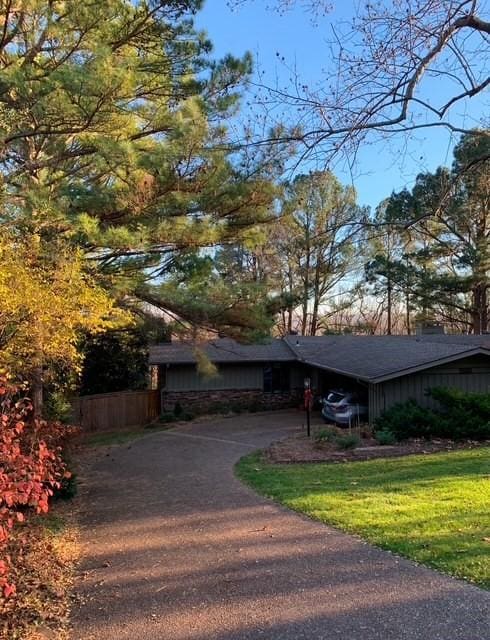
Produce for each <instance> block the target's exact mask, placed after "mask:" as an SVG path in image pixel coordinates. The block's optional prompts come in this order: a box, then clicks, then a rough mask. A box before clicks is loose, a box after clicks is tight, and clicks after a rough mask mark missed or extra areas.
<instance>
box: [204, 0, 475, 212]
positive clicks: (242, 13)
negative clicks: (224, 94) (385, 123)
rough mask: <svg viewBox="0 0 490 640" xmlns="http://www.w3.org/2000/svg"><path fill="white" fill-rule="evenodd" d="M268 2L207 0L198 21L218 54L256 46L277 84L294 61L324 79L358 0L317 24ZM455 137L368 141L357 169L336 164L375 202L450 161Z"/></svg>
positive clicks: (305, 73) (305, 75)
mask: <svg viewBox="0 0 490 640" xmlns="http://www.w3.org/2000/svg"><path fill="white" fill-rule="evenodd" d="M268 4H269V3H268V2H262V1H261V0H249V1H248V2H246V3H244V4H243V5H242V6H240V7H239V8H238V9H235V10H231V9H230V8H229V7H228V6H227V3H226V2H225V0H207V2H206V3H205V6H204V9H203V11H201V12H200V13H199V14H198V16H197V17H196V26H197V27H198V28H200V29H204V30H205V31H207V33H208V35H209V37H210V39H211V40H212V42H213V43H214V48H215V49H214V55H215V57H217V58H219V57H222V56H223V55H225V54H226V53H232V54H234V55H237V56H238V55H242V54H243V53H244V52H245V51H250V52H251V53H252V54H253V56H254V58H255V59H256V65H257V68H259V69H260V70H261V72H262V73H263V78H264V81H265V82H266V83H268V84H272V85H273V84H275V81H276V78H279V79H280V81H281V83H283V84H287V83H288V81H289V77H290V76H291V73H290V71H288V67H289V68H292V67H293V66H294V67H295V68H296V69H297V70H298V72H299V74H300V75H301V78H302V80H303V79H304V82H305V83H309V84H315V83H317V82H319V81H321V71H322V69H325V68H327V67H328V61H329V55H328V47H327V44H326V38H325V35H326V34H329V33H331V31H330V29H331V27H330V23H334V22H338V21H340V20H348V19H349V18H351V17H352V12H353V7H354V6H355V4H356V2H355V0H342V1H341V0H337V2H335V3H334V4H336V5H337V6H336V8H335V9H334V10H333V11H332V12H331V13H330V14H328V15H327V16H326V17H325V18H320V19H319V20H318V21H317V24H314V23H313V21H312V19H311V16H310V15H309V14H308V13H307V12H305V11H304V10H302V9H301V8H298V7H295V8H294V9H292V10H290V11H288V12H286V13H285V14H283V15H279V14H278V13H277V12H276V11H272V10H268V9H267V5H268ZM297 4H298V5H299V4H300V3H297ZM277 54H279V57H278V55H277ZM282 57H284V61H285V63H284V64H282V63H281V58H282ZM441 89H443V88H442V87H441ZM475 108H476V109H478V106H476V107H475ZM480 108H481V106H480ZM475 113H476V112H475ZM461 115H463V114H461ZM476 115H478V114H477V113H476ZM454 142H455V139H454V138H453V139H451V137H450V136H449V134H448V133H447V132H446V131H445V130H443V129H438V130H437V131H434V130H430V129H426V130H424V133H419V134H417V136H416V137H415V138H414V139H413V140H411V141H408V142H407V141H406V140H405V139H401V138H400V140H399V141H398V143H389V144H388V143H384V144H381V143H380V144H376V145H373V144H372V145H366V146H364V147H362V149H361V151H360V153H359V155H358V161H357V164H356V167H355V171H354V174H352V173H351V172H350V171H349V170H348V169H347V168H344V167H342V166H336V167H335V168H334V171H335V173H336V175H337V176H338V177H339V178H340V180H341V181H342V182H343V183H344V184H347V183H351V184H354V186H355V187H356V189H357V192H358V194H359V203H360V204H363V205H370V206H371V207H375V206H376V205H377V204H378V203H379V202H380V201H381V200H382V199H383V198H385V197H387V196H388V195H389V194H390V193H391V191H392V190H395V191H399V190H400V189H402V188H403V187H405V186H408V187H410V186H411V184H412V183H413V181H414V179H415V177H416V175H417V174H418V173H420V172H422V171H433V170H434V169H435V168H436V167H437V166H438V165H441V164H446V165H450V164H451V162H452V145H453V144H454ZM301 169H302V167H300V168H299V170H300V171H301ZM303 170H304V171H307V170H308V167H307V166H305V167H303Z"/></svg>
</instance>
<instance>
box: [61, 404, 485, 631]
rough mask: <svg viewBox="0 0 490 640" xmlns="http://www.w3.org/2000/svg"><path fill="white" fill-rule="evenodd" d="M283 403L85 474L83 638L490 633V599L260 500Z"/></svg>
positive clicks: (294, 424) (295, 418) (161, 437)
mask: <svg viewBox="0 0 490 640" xmlns="http://www.w3.org/2000/svg"><path fill="white" fill-rule="evenodd" d="M300 424H301V415H300V414H298V413H295V412H281V413H279V412H278V413H273V414H262V415H252V416H250V415H247V416H240V417H237V418H233V419H230V418H228V419H222V420H219V421H216V422H212V423H209V422H208V423H203V424H200V425H199V424H194V425H187V426H185V427H182V428H178V429H174V430H171V431H167V432H159V433H155V434H151V435H149V436H148V437H145V438H143V439H141V440H138V441H135V442H133V443H132V444H130V445H122V446H119V447H112V448H111V449H110V450H109V451H108V452H107V451H105V450H101V452H100V453H98V454H97V456H95V457H94V459H93V460H92V461H91V463H90V464H89V465H87V466H86V467H85V469H84V471H83V477H82V481H83V484H84V491H83V497H82V514H81V515H82V524H83V540H84V550H85V555H84V559H83V563H82V566H81V569H80V577H79V580H78V586H77V589H76V600H75V603H74V607H73V624H74V629H73V634H72V638H73V640H89V639H94V640H126V639H127V640H140V639H141V640H142V639H143V638H144V639H145V640H146V639H149V640H246V639H247V640H255V639H260V638H265V639H267V640H300V639H305V640H320V639H324V640H327V639H328V640H332V639H335V638H342V639H343V640H358V639H359V640H439V639H440V640H490V626H489V625H490V596H489V594H488V593H487V592H484V591H482V590H480V589H478V588H476V587H472V586H470V585H468V584H465V583H463V582H461V581H457V580H454V579H452V578H449V577H445V576H442V575H440V574H438V573H435V572H433V571H431V570H429V569H426V568H424V567H420V566H417V565H416V564H415V563H413V562H410V561H407V560H404V559H401V558H398V557H396V556H394V555H392V554H389V553H387V552H384V551H380V550H378V549H375V548H374V547H372V546H370V545H368V544H367V543H364V542H362V541H361V540H359V539H357V538H355V537H352V536H348V535H345V534H343V533H340V532H338V531H336V530H335V529H332V528H329V527H326V526H324V525H322V524H320V523H317V522H313V521H311V520H308V519H306V518H303V517H301V516H299V515H296V514H294V513H291V512H289V511H287V510H285V509H283V508H282V507H279V506H276V505H274V504H272V503H270V502H268V501H267V500H265V499H263V498H260V497H258V496H256V495H255V494H254V493H253V492H252V491H251V490H250V489H248V488H246V487H244V486H243V485H242V484H241V483H240V482H239V481H238V480H237V479H236V478H235V477H234V475H233V466H234V463H235V462H236V461H237V460H238V459H239V458H240V457H241V456H243V455H245V454H247V453H248V452H250V451H253V450H254V449H256V448H258V447H262V446H265V445H266V444H268V443H269V442H271V441H273V440H277V439H279V438H281V437H285V436H287V435H288V434H289V433H291V432H292V431H294V430H296V429H297V428H298V426H299V425H300Z"/></svg>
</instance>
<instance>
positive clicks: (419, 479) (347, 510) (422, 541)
mask: <svg viewBox="0 0 490 640" xmlns="http://www.w3.org/2000/svg"><path fill="white" fill-rule="evenodd" d="M236 472H237V475H238V477H239V478H240V479H241V480H242V481H244V482H245V483H247V484H249V485H250V486H252V487H253V488H254V489H255V490H256V491H257V492H258V493H260V494H262V495H264V496H267V497H269V498H272V499H273V500H276V501H278V502H280V503H281V504H283V505H285V506H287V507H289V508H290V509H293V510H294V511H298V512H301V513H304V514H306V515H308V516H310V517H312V518H315V519H316V520H320V521H321V522H324V523H326V524H330V525H334V526H336V527H338V528H340V529H342V530H344V531H347V532H349V533H354V534H358V535H360V536H361V537H362V538H364V539H365V540H368V541H369V542H371V543H373V544H375V545H377V546H378V547H381V548H382V549H388V550H390V551H393V552H395V553H397V554H399V555H402V556H405V557H407V558H411V559H412V560H415V561H416V562H420V563H422V564H425V565H427V566H429V567H432V568H434V569H438V570H439V571H441V572H443V573H446V574H450V575H453V576H455V577H458V578H463V579H465V580H468V581H470V582H473V583H474V584H477V585H478V586H480V587H482V588H486V589H490V447H482V448H475V449H466V450H462V451H457V452H451V453H437V454H432V455H422V456H405V457H403V458H385V459H378V460H369V461H367V462H350V463H343V464H309V465H305V464H303V465H299V464H298V465H296V464H294V465H277V464H276V465H273V464H270V463H268V462H267V461H266V460H265V459H264V458H263V456H262V454H261V453H260V452H258V453H257V452H255V453H252V454H251V455H248V456H246V457H244V458H242V459H241V460H240V461H239V462H238V464H237V467H236Z"/></svg>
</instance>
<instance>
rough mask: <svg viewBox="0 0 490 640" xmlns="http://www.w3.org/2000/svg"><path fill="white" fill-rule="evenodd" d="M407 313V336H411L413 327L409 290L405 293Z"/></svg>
mask: <svg viewBox="0 0 490 640" xmlns="http://www.w3.org/2000/svg"><path fill="white" fill-rule="evenodd" d="M405 313H406V316H405V317H406V325H407V335H411V333H412V327H411V325H410V291H409V289H407V291H406V293H405Z"/></svg>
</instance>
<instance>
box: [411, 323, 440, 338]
mask: <svg viewBox="0 0 490 640" xmlns="http://www.w3.org/2000/svg"><path fill="white" fill-rule="evenodd" d="M445 333H446V331H445V329H444V325H443V324H441V323H440V322H419V323H418V324H417V335H418V336H435V335H439V336H443V335H445Z"/></svg>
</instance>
